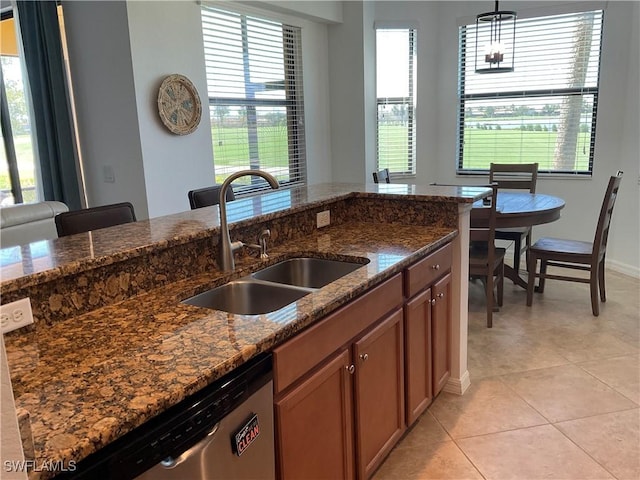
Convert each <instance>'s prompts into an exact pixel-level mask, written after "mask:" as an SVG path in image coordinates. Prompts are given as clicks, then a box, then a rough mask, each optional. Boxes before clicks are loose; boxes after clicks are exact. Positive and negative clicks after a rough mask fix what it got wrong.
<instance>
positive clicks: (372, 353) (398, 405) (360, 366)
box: [353, 309, 405, 479]
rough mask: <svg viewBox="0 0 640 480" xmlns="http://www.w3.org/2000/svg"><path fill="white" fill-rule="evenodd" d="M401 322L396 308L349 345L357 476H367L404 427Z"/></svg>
mask: <svg viewBox="0 0 640 480" xmlns="http://www.w3.org/2000/svg"><path fill="white" fill-rule="evenodd" d="M402 323H403V322H402V310H401V309H397V310H396V311H395V312H394V313H392V314H391V315H389V316H388V317H387V318H386V319H385V320H383V321H382V322H381V323H380V324H379V325H378V326H376V327H375V328H374V329H373V330H371V331H370V332H369V333H367V334H365V335H364V336H363V337H362V338H361V339H360V340H358V341H356V342H355V343H354V344H353V359H354V365H355V403H356V409H355V412H356V453H357V467H358V471H357V473H358V478H363V479H364V478H369V476H370V475H371V474H372V473H373V472H374V471H375V469H376V468H377V467H378V466H379V465H380V463H382V461H383V460H384V459H385V457H386V456H387V454H388V453H389V452H390V451H391V449H392V448H393V446H394V445H395V444H396V442H397V441H398V440H399V439H400V437H401V436H402V433H403V432H404V430H405V421H404V358H403V344H404V336H403V328H402Z"/></svg>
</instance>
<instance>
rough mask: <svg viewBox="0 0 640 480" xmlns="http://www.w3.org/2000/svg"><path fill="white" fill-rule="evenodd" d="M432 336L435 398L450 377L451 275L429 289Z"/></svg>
mask: <svg viewBox="0 0 640 480" xmlns="http://www.w3.org/2000/svg"><path fill="white" fill-rule="evenodd" d="M431 295H432V298H433V300H434V302H433V305H432V307H431V308H432V310H431V314H432V316H431V326H432V335H433V395H434V396H436V395H437V394H438V393H439V392H440V390H442V388H443V387H444V385H445V384H446V383H447V380H449V376H450V375H451V273H448V274H447V275H445V276H444V277H442V278H441V279H440V280H438V282H437V283H436V284H434V285H433V287H431Z"/></svg>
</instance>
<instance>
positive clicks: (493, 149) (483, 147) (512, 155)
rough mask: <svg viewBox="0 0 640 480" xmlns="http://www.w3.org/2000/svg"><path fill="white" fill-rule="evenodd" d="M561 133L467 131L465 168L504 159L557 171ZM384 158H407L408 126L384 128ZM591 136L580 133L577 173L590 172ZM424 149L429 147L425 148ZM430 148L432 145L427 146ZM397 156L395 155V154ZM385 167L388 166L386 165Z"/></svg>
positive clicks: (577, 151) (483, 165)
mask: <svg viewBox="0 0 640 480" xmlns="http://www.w3.org/2000/svg"><path fill="white" fill-rule="evenodd" d="M557 135H558V134H557V132H552V131H548V132H544V131H542V132H536V131H523V130H507V129H503V130H481V129H476V128H467V129H466V130H465V138H464V149H463V152H464V167H465V168H466V169H471V170H474V169H481V170H482V169H485V170H488V169H489V164H490V163H491V162H495V161H496V160H500V159H503V160H504V161H510V162H513V163H534V162H538V164H539V168H540V170H550V169H553V156H554V150H555V146H556V138H557ZM379 136H380V140H379V141H380V151H381V159H382V161H383V162H384V159H385V158H386V157H387V156H388V157H389V158H391V155H393V156H397V155H398V154H399V155H404V156H405V157H406V155H407V148H406V142H407V140H406V139H407V127H405V126H402V125H381V126H380V130H379ZM589 142H590V134H589V133H580V134H579V137H578V145H577V147H576V166H575V168H576V169H577V170H583V171H588V169H589ZM422 148H425V146H424V145H422ZM426 148H428V146H426ZM394 153H395V154H394ZM383 164H384V163H383Z"/></svg>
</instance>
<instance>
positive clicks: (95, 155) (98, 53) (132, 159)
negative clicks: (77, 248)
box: [63, 1, 147, 218]
mask: <svg viewBox="0 0 640 480" xmlns="http://www.w3.org/2000/svg"><path fill="white" fill-rule="evenodd" d="M63 11H64V16H65V30H66V34H67V44H68V49H69V64H70V68H71V76H72V79H73V89H74V97H75V106H76V111H77V118H78V131H79V142H80V148H81V151H82V157H83V164H84V177H85V182H86V189H85V190H86V194H87V200H88V206H97V205H104V204H108V203H114V202H122V201H130V202H132V203H133V205H134V207H135V210H136V213H137V214H138V217H140V218H145V217H146V214H147V198H146V195H145V179H144V171H143V164H142V149H141V144H140V132H139V130H138V112H137V109H136V97H135V88H134V78H133V67H132V62H131V55H130V54H129V52H130V48H129V28H128V23H127V9H126V4H125V3H124V2H93V1H73V2H65V3H64V4H63ZM105 167H108V168H111V169H112V171H113V174H114V177H115V182H114V183H107V182H104V181H103V168H105Z"/></svg>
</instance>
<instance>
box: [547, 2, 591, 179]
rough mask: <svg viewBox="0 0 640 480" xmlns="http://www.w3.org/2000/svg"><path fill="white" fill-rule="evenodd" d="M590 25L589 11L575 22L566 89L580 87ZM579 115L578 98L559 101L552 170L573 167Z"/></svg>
mask: <svg viewBox="0 0 640 480" xmlns="http://www.w3.org/2000/svg"><path fill="white" fill-rule="evenodd" d="M593 24H594V14H593V12H585V13H584V14H583V15H581V16H580V18H579V19H578V24H577V26H576V33H575V36H574V47H573V68H572V69H571V78H570V80H569V85H568V86H569V88H576V87H578V88H579V87H581V86H582V85H584V82H585V79H586V77H587V67H588V65H589V62H588V59H589V54H590V52H591V38H592V36H593ZM581 113H582V95H567V96H566V97H565V99H564V101H563V102H562V108H561V115H562V116H561V118H560V125H559V127H558V136H557V137H556V148H555V152H554V158H553V169H554V170H560V171H571V170H574V168H575V161H576V146H577V145H578V135H579V128H578V127H579V124H580V115H581Z"/></svg>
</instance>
